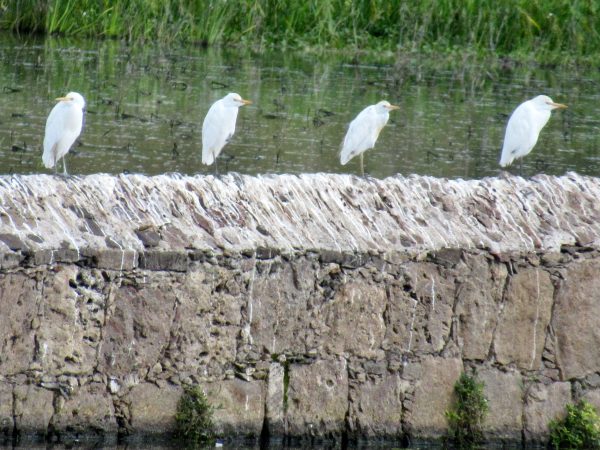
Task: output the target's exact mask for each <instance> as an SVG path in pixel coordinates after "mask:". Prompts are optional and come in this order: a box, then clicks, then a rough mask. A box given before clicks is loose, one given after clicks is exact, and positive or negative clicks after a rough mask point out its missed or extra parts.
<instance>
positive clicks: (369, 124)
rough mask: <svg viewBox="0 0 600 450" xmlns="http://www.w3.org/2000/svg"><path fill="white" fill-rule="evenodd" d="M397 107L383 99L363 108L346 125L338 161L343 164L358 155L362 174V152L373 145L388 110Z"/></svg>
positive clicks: (385, 120)
mask: <svg viewBox="0 0 600 450" xmlns="http://www.w3.org/2000/svg"><path fill="white" fill-rule="evenodd" d="M399 108H400V107H399V106H396V105H391V104H390V103H389V102H387V101H385V100H383V101H380V102H379V103H377V104H375V105H371V106H367V107H366V108H365V109H363V110H362V111H361V112H360V113H359V114H358V116H356V118H355V119H354V120H353V121H352V122H350V125H349V126H348V132H347V133H346V137H345V138H344V142H343V143H342V150H341V152H340V163H341V164H342V165H345V164H346V163H348V161H350V160H351V159H352V158H354V157H355V156H357V155H360V169H361V173H362V174H363V175H364V167H363V153H364V152H365V151H367V150H369V149H371V148H373V147H374V146H375V142H377V138H378V137H379V133H380V132H381V130H382V128H383V127H384V126H385V124H386V123H387V121H388V119H389V117H390V114H389V112H390V111H392V110H394V109H399Z"/></svg>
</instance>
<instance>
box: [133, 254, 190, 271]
mask: <svg viewBox="0 0 600 450" xmlns="http://www.w3.org/2000/svg"><path fill="white" fill-rule="evenodd" d="M188 264H189V260H188V255H187V253H185V252H179V251H170V250H146V251H145V252H142V253H140V255H139V265H140V268H141V269H146V270H168V271H174V272H185V271H186V270H187V269H188Z"/></svg>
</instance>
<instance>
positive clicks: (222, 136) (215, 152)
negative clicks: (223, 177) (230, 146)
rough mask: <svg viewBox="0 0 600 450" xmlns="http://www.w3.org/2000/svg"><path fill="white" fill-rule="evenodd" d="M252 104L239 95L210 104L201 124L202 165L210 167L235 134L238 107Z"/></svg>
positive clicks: (230, 95) (229, 95) (231, 94)
mask: <svg viewBox="0 0 600 450" xmlns="http://www.w3.org/2000/svg"><path fill="white" fill-rule="evenodd" d="M251 103H252V102H251V101H249V100H244V99H243V98H242V97H240V95H239V94H235V93H230V94H227V95H226V96H225V97H223V98H222V99H221V100H217V101H216V102H215V103H213V104H212V106H211V107H210V109H209V110H208V113H206V117H205V118H204V122H203V123H202V163H203V164H206V165H211V164H212V163H213V162H215V160H216V159H217V157H218V156H219V153H221V150H222V149H223V147H224V146H225V144H227V142H228V141H229V139H231V137H232V136H233V133H235V122H236V120H237V114H238V109H239V107H240V106H243V105H249V104H251Z"/></svg>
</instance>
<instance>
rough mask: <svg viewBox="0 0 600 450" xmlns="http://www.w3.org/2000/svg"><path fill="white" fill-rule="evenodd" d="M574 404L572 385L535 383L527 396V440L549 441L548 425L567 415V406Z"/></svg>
mask: <svg viewBox="0 0 600 450" xmlns="http://www.w3.org/2000/svg"><path fill="white" fill-rule="evenodd" d="M571 402H572V398H571V384H570V383H552V384H549V385H545V384H541V383H535V384H533V385H531V386H530V387H529V389H528V390H527V393H526V396H525V439H526V440H527V441H542V442H545V441H547V439H548V435H549V429H548V424H549V423H550V421H551V420H555V419H561V418H563V417H564V416H565V414H566V409H565V407H566V405H567V404H568V403H571Z"/></svg>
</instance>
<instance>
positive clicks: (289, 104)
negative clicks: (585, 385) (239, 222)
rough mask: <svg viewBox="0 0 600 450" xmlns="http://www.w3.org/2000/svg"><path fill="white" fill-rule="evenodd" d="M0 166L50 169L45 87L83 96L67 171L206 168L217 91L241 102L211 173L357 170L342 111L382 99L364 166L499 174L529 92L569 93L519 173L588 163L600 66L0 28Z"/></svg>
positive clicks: (377, 170)
mask: <svg viewBox="0 0 600 450" xmlns="http://www.w3.org/2000/svg"><path fill="white" fill-rule="evenodd" d="M0 52H1V53H2V61H4V63H3V64H2V66H1V67H2V68H1V70H0V123H1V124H2V126H1V127H0V172H2V173H13V172H17V173H37V172H44V173H46V172H48V171H47V170H46V169H44V168H43V166H42V162H41V141H42V138H43V131H44V123H45V120H46V117H47V114H48V112H49V111H50V109H51V108H52V106H53V105H54V101H53V99H54V98H55V97H57V96H59V95H64V94H65V93H66V92H68V91H70V90H75V91H78V92H81V93H83V94H84V95H85V97H86V99H87V101H88V113H87V118H86V128H85V130H84V132H83V135H82V137H81V138H80V143H79V145H78V146H76V148H74V149H73V150H72V153H70V154H69V155H68V156H67V158H68V165H69V169H70V172H71V173H73V174H88V173H95V172H108V173H121V172H140V173H145V174H151V175H152V174H158V173H164V172H172V171H176V172H181V173H185V174H195V173H212V172H213V170H214V169H213V168H212V167H207V166H203V165H202V164H201V135H200V131H201V124H202V120H203V118H204V115H205V114H206V112H207V111H208V108H209V106H210V105H211V104H212V103H213V102H214V101H215V100H217V99H219V98H221V97H223V95H225V94H227V93H228V92H238V93H240V94H241V95H242V96H243V97H244V98H248V99H250V100H252V101H253V105H250V106H248V107H246V109H245V110H244V111H243V114H240V115H239V117H238V124H237V131H236V134H235V136H234V138H233V139H232V141H231V142H230V143H229V144H228V145H227V146H226V147H225V149H224V152H223V154H222V155H221V156H220V160H219V171H220V172H224V171H225V170H227V171H236V172H241V173H247V174H256V173H301V172H350V173H355V174H357V173H359V170H360V169H359V160H358V159H356V160H353V161H351V162H350V163H349V164H348V165H346V166H341V165H340V164H339V157H338V152H339V147H340V143H341V141H342V139H343V137H344V134H345V132H346V127H347V125H348V123H349V122H350V121H351V120H352V119H353V118H354V117H355V116H356V115H357V114H358V112H360V111H361V110H362V109H363V108H364V107H365V106H367V105H370V104H373V103H376V102H378V101H379V100H382V99H386V100H389V101H390V102H392V103H394V104H398V105H400V107H401V110H400V111H397V112H396V114H394V115H393V116H392V117H391V118H390V122H389V124H388V126H387V127H386V128H385V129H384V130H383V131H382V132H381V135H380V138H379V140H378V142H377V145H376V148H375V150H370V151H369V152H368V153H367V155H366V158H365V170H366V171H367V173H369V174H371V175H373V176H376V177H385V176H389V175H393V174H396V173H401V174H404V175H408V174H411V173H418V174H423V175H433V176H445V177H464V178H473V177H482V176H487V175H495V174H498V172H499V166H498V160H499V157H500V148H501V146H502V137H503V134H504V127H505V125H506V121H507V118H508V116H509V114H510V113H511V112H512V110H513V109H514V108H515V107H516V106H517V105H518V104H519V103H521V102H522V101H524V100H526V99H528V98H531V97H533V96H534V95H536V94H539V93H546V94H548V95H551V96H552V97H553V98H554V99H555V100H556V101H559V102H564V103H567V104H569V106H570V108H571V109H569V110H568V111H565V112H561V113H559V114H556V115H555V116H554V117H552V119H551V120H550V122H549V123H548V125H547V126H546V128H545V129H544V130H543V131H542V134H541V136H540V140H539V142H538V144H537V146H536V148H535V149H534V150H533V152H532V153H531V155H529V156H528V157H527V158H525V160H524V165H523V172H524V174H526V175H532V174H534V173H538V172H545V173H549V174H562V173H564V172H566V171H568V170H576V171H578V172H580V173H584V174H590V175H598V174H599V172H600V168H599V165H598V164H597V162H598V159H599V157H600V148H599V147H598V136H600V134H599V133H598V127H599V122H598V119H597V117H598V116H599V114H598V113H599V111H598V109H599V108H600V106H599V105H600V102H599V101H598V100H599V99H598V96H599V94H598V90H597V85H598V82H599V81H600V74H599V73H597V72H591V71H590V72H589V73H584V74H579V73H576V72H574V71H573V70H570V71H566V70H562V71H561V70H556V69H555V70H550V69H548V70H543V69H533V68H530V67H517V68H515V67H508V66H507V67H505V68H502V69H499V70H492V69H490V68H489V67H484V66H481V67H472V66H471V67H468V68H465V69H464V70H463V71H457V70H447V71H444V70H440V69H439V68H438V69H425V68H424V67H433V66H434V64H427V65H425V64H423V63H422V62H420V61H419V59H418V58H417V57H414V58H413V59H411V60H408V61H402V62H401V63H400V62H396V64H394V63H391V64H382V63H369V64H366V63H357V62H356V60H355V59H351V58H350V57H348V56H343V55H333V56H332V55H329V54H327V55H324V56H315V55H312V54H303V53H297V54H294V53H265V54H258V55H256V54H252V53H250V52H239V51H232V50H228V49H223V50H218V49H208V50H207V49H203V48H196V47H185V48H176V49H168V50H165V49H163V50H161V49H158V48H151V47H146V48H139V47H128V46H125V45H124V44H121V43H119V42H114V41H101V42H93V41H71V40H62V39H46V40H35V39H33V38H29V39H28V40H17V39H16V38H14V37H9V36H4V37H2V38H1V39H0Z"/></svg>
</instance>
